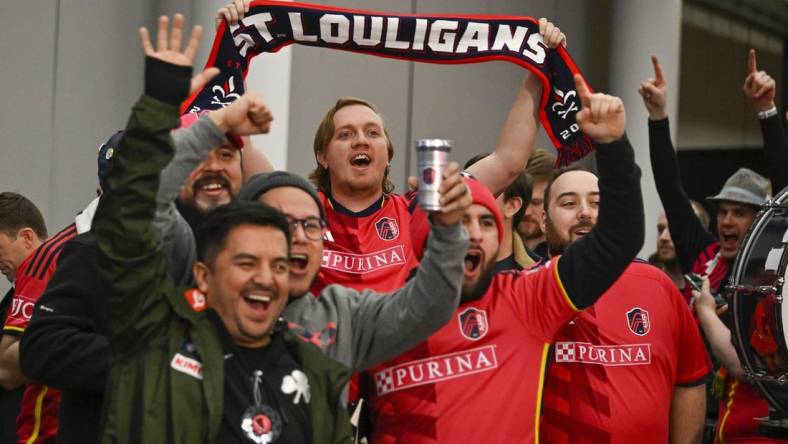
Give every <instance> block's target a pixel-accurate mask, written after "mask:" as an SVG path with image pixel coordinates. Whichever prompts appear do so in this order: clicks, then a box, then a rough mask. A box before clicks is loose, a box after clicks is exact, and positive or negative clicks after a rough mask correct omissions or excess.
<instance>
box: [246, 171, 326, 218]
mask: <svg viewBox="0 0 788 444" xmlns="http://www.w3.org/2000/svg"><path fill="white" fill-rule="evenodd" d="M279 187H295V188H299V189H301V190H304V191H305V192H306V193H307V194H309V196H310V197H312V199H314V201H315V203H316V204H317V208H318V210H320V218H321V219H323V220H325V218H326V213H325V211H324V210H323V204H322V203H321V202H320V198H319V197H318V195H317V191H316V190H315V187H314V186H312V184H311V183H309V181H308V180H306V179H304V178H303V177H301V176H299V175H297V174H293V173H288V172H287V171H273V172H270V173H260V174H255V175H254V176H252V177H250V178H249V180H247V181H246V183H245V184H244V186H243V187H242V188H241V192H240V193H239V194H238V199H239V200H242V201H255V200H257V198H258V197H260V195H262V194H264V193H265V192H266V191H268V190H271V189H274V188H279Z"/></svg>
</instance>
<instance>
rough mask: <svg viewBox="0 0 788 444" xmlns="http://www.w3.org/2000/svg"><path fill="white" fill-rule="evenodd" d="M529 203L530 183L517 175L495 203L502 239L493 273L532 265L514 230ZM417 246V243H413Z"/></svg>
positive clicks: (468, 163) (482, 157) (521, 175)
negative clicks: (501, 225)
mask: <svg viewBox="0 0 788 444" xmlns="http://www.w3.org/2000/svg"><path fill="white" fill-rule="evenodd" d="M489 155H490V154H489V153H484V154H478V155H476V156H474V157H472V158H471V159H470V160H469V161H467V162H465V169H466V170H467V169H468V168H469V167H470V166H471V165H473V164H474V163H476V162H478V161H479V160H481V159H484V158H485V157H487V156H489ZM530 200H531V180H530V178H529V177H528V175H527V174H526V173H525V171H523V172H521V173H520V174H518V175H517V178H516V179H514V181H513V182H512V184H511V185H509V186H508V187H506V189H505V190H504V191H503V193H501V195H500V196H498V197H497V198H496V199H495V202H496V203H497V204H498V211H500V212H501V218H502V219H503V237H502V238H501V245H500V246H499V247H498V257H497V258H496V262H495V270H496V271H498V270H522V269H524V268H528V267H530V266H531V265H533V264H534V261H533V259H531V257H530V256H529V255H528V251H527V250H526V248H525V245H523V240H522V238H521V237H520V235H519V234H518V233H517V231H516V228H517V226H518V225H519V224H520V221H522V220H523V215H524V214H525V207H526V206H527V205H528V202H529V201H530ZM414 241H416V242H418V241H419V240H418V239H414Z"/></svg>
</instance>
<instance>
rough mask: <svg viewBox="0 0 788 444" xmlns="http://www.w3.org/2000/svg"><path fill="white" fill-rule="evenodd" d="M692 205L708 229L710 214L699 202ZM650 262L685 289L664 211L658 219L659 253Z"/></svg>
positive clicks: (653, 255) (650, 257)
mask: <svg viewBox="0 0 788 444" xmlns="http://www.w3.org/2000/svg"><path fill="white" fill-rule="evenodd" d="M690 203H691V204H692V209H693V211H695V215H696V216H698V219H699V220H700V223H701V225H703V227H705V228H708V226H709V213H707V212H706V209H705V208H703V206H702V205H701V204H700V203H699V202H698V201H695V200H692V201H690ZM648 262H649V263H650V264H652V265H654V266H656V267H659V268H660V269H661V270H662V271H664V272H665V274H667V275H668V277H670V279H671V280H672V281H673V283H674V284H676V287H678V288H680V289H683V288H684V286H685V285H686V284H687V283H686V282H685V281H684V273H682V272H681V264H679V258H678V256H676V247H675V246H674V245H673V239H672V238H671V237H670V229H669V227H668V218H667V217H666V216H665V212H664V211H662V212H660V213H659V218H657V251H655V252H654V254H652V255H651V256H649V258H648ZM685 298H686V296H685ZM687 303H689V300H687Z"/></svg>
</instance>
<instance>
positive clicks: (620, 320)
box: [541, 263, 711, 444]
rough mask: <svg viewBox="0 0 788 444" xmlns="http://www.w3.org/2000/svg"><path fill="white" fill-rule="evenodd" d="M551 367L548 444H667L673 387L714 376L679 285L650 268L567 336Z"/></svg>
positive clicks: (571, 326) (545, 426) (618, 285)
mask: <svg viewBox="0 0 788 444" xmlns="http://www.w3.org/2000/svg"><path fill="white" fill-rule="evenodd" d="M550 360H551V363H550V367H549V372H548V376H547V382H546V384H545V391H544V398H543V399H544V401H543V408H544V410H543V417H542V428H541V438H542V442H544V443H577V444H585V443H588V444H591V443H593V444H611V443H625V444H632V443H635V442H639V441H643V439H644V438H646V437H647V441H648V442H655V443H657V442H659V443H667V442H668V425H669V424H668V418H669V413H670V407H671V400H672V398H673V389H674V387H675V386H676V385H681V384H697V383H699V382H702V381H701V380H702V379H703V378H704V377H705V376H706V375H707V374H708V373H709V371H710V370H711V362H710V361H709V358H708V355H707V353H706V349H705V347H704V345H703V340H702V339H701V336H700V332H699V331H698V327H697V325H696V323H695V321H694V319H693V317H692V313H691V312H690V310H689V307H688V306H687V304H686V303H685V302H684V300H683V298H682V297H681V294H680V293H679V292H678V290H677V289H676V286H675V285H674V284H673V282H672V281H671V280H670V279H669V278H668V277H667V275H665V274H664V273H662V272H661V271H660V270H659V269H657V268H655V267H653V266H651V265H648V264H644V263H633V264H631V265H630V266H629V267H628V268H627V270H626V271H625V272H624V273H623V274H622V275H621V277H620V278H619V279H618V280H617V281H616V282H615V284H613V286H612V287H610V289H608V291H607V292H605V294H604V295H603V296H602V297H601V298H600V299H599V300H598V301H597V302H596V303H595V304H594V305H593V306H592V307H591V308H589V309H588V310H586V311H584V312H583V313H581V314H580V315H579V316H578V317H577V318H575V319H574V320H573V321H571V322H570V323H568V324H567V325H566V326H565V327H564V328H562V329H561V331H560V332H559V333H558V335H556V337H555V345H554V346H553V353H552V354H551V359H550Z"/></svg>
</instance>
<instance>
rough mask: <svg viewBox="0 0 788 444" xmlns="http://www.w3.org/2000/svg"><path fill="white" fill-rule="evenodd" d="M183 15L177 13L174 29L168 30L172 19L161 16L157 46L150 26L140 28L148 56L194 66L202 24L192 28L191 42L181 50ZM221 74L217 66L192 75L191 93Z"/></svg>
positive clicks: (142, 42)
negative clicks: (151, 38)
mask: <svg viewBox="0 0 788 444" xmlns="http://www.w3.org/2000/svg"><path fill="white" fill-rule="evenodd" d="M183 21H184V19H183V15H181V14H175V17H174V18H173V20H172V30H171V31H170V30H168V28H169V23H170V19H169V18H168V17H167V16H165V15H163V16H161V17H159V29H158V31H157V33H156V48H155V49H154V48H153V45H152V44H151V41H150V34H149V33H148V28H145V27H142V28H140V31H139V33H140V43H141V44H142V50H143V52H144V53H145V55H146V56H148V57H153V58H156V59H159V60H161V61H163V62H167V63H172V64H173V65H180V66H192V64H193V63H194V56H195V54H197V49H198V48H199V47H200V37H202V26H200V25H196V26H195V27H193V28H192V33H191V36H190V37H189V43H188V44H187V45H186V48H184V49H183V50H181V40H182V39H183ZM217 74H219V70H218V69H217V68H208V69H206V70H205V71H203V72H201V73H199V74H197V75H196V76H194V77H192V81H191V87H190V93H192V92H194V91H197V90H198V89H200V88H202V87H203V86H204V85H205V84H206V83H208V82H209V81H210V80H211V79H212V78H214V77H215V76H216V75H217Z"/></svg>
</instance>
